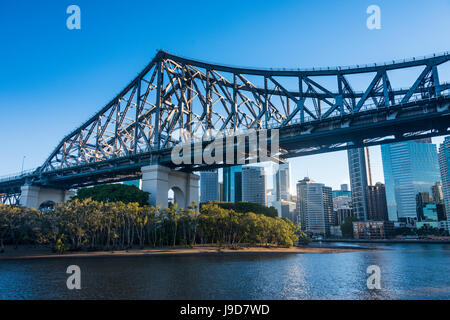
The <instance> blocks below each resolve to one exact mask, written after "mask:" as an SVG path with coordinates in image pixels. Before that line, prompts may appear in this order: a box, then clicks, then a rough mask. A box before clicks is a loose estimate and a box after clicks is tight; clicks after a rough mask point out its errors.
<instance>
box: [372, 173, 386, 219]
mask: <svg viewBox="0 0 450 320" xmlns="http://www.w3.org/2000/svg"><path fill="white" fill-rule="evenodd" d="M367 219H368V220H378V221H387V220H389V219H388V211H387V204H386V190H385V187H384V184H382V183H381V182H377V183H376V184H375V185H374V186H368V187H367Z"/></svg>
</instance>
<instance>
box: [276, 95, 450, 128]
mask: <svg viewBox="0 0 450 320" xmlns="http://www.w3.org/2000/svg"><path fill="white" fill-rule="evenodd" d="M441 96H443V97H448V96H450V89H446V90H443V91H441ZM402 99H403V97H398V98H394V99H393V101H394V105H401V104H402ZM433 99H436V98H435V97H422V95H421V93H416V94H414V95H412V96H411V98H410V99H409V100H408V103H411V102H419V101H427V100H433ZM376 108H377V105H376V104H375V103H365V104H364V105H363V106H362V107H361V109H360V110H359V112H361V111H368V110H374V109H376ZM340 116H341V114H340V112H339V110H336V111H334V112H333V113H331V114H330V115H329V116H328V117H327V118H328V119H330V118H333V117H340ZM313 120H315V119H314V118H313V117H311V116H306V115H305V117H304V121H303V123H308V122H311V121H313ZM299 123H302V122H301V119H300V118H293V119H292V120H291V121H290V124H299ZM279 127H280V123H278V122H276V121H270V122H269V124H268V128H269V129H275V128H279Z"/></svg>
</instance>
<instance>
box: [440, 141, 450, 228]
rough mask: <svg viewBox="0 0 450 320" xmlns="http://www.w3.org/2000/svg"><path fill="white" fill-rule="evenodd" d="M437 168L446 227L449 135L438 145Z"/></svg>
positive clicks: (449, 216) (449, 211)
mask: <svg viewBox="0 0 450 320" xmlns="http://www.w3.org/2000/svg"><path fill="white" fill-rule="evenodd" d="M439 169H440V176H441V181H442V194H443V198H444V199H443V200H444V203H443V206H444V209H445V212H446V216H447V217H446V218H447V221H448V223H447V224H445V226H446V227H447V228H446V229H447V230H449V229H448V225H449V224H450V137H446V138H445V139H444V142H443V143H442V144H441V145H440V147H439Z"/></svg>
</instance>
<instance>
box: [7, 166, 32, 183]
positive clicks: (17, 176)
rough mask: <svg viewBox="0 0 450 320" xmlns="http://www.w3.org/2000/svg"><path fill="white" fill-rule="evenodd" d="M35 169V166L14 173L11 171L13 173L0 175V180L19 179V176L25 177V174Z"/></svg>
mask: <svg viewBox="0 0 450 320" xmlns="http://www.w3.org/2000/svg"><path fill="white" fill-rule="evenodd" d="M36 169H37V168H34V169H29V170H24V171H21V172H16V173H13V174H9V175H5V176H1V177H0V182H7V181H11V180H16V179H20V178H23V177H26V176H28V175H30V174H32V173H33V172H35V171H36Z"/></svg>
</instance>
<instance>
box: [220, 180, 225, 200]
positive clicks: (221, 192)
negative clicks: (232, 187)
mask: <svg viewBox="0 0 450 320" xmlns="http://www.w3.org/2000/svg"><path fill="white" fill-rule="evenodd" d="M219 201H225V200H224V198H223V182H219Z"/></svg>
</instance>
